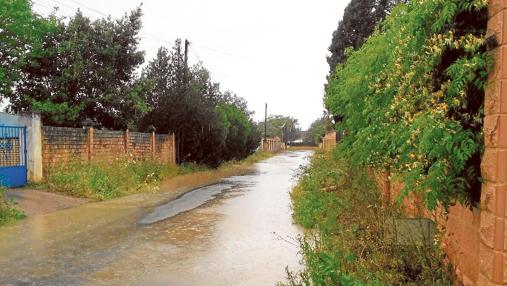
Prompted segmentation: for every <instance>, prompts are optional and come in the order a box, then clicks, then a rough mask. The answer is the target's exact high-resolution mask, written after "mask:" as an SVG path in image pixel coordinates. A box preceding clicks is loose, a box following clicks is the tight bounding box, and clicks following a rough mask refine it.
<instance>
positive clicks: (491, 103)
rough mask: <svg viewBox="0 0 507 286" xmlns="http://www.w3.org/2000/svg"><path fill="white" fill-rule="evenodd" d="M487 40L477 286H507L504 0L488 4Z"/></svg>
mask: <svg viewBox="0 0 507 286" xmlns="http://www.w3.org/2000/svg"><path fill="white" fill-rule="evenodd" d="M486 36H487V38H489V39H492V38H493V37H496V39H497V42H498V44H499V45H498V46H497V47H495V48H494V49H493V50H492V51H491V54H492V56H493V58H494V67H493V70H492V71H491V73H490V77H489V80H488V84H487V87H486V93H485V99H484V127H483V129H484V144H485V150H484V155H483V158H482V162H481V173H482V178H483V185H482V192H481V220H480V240H481V243H480V247H479V259H480V261H479V263H480V264H479V268H480V269H479V278H478V281H477V282H476V283H477V285H507V275H506V273H505V272H506V271H507V267H506V262H507V252H506V244H507V243H506V242H507V240H506V226H505V225H506V219H505V217H506V192H507V1H503V0H490V1H489V21H488V31H487V35H486Z"/></svg>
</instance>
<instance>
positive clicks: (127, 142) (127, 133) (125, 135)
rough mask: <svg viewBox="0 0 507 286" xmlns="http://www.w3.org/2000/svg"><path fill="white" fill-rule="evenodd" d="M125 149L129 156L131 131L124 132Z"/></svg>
mask: <svg viewBox="0 0 507 286" xmlns="http://www.w3.org/2000/svg"><path fill="white" fill-rule="evenodd" d="M123 148H124V149H125V154H126V155H128V154H129V130H128V129H125V131H124V132H123Z"/></svg>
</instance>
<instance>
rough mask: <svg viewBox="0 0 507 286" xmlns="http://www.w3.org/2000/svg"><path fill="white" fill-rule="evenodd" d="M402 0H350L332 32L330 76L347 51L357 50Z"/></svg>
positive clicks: (344, 57) (345, 56)
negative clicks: (350, 49)
mask: <svg viewBox="0 0 507 286" xmlns="http://www.w3.org/2000/svg"><path fill="white" fill-rule="evenodd" d="M399 2H405V1H404V0H352V1H351V2H350V3H349V5H347V7H346V8H345V11H344V13H343V19H342V20H341V21H340V22H339V23H338V28H337V29H336V30H335V31H334V32H333V38H332V40H331V45H330V46H329V51H330V52H331V55H330V56H328V58H327V62H328V64H329V68H330V72H329V73H330V74H334V72H335V69H336V65H337V64H342V63H344V62H345V60H346V59H347V49H348V48H352V49H358V48H359V47H361V45H362V44H363V43H364V41H365V40H366V39H367V38H368V37H369V36H370V35H371V34H372V33H373V31H374V30H375V27H376V26H377V25H378V24H379V23H380V22H381V21H382V20H383V19H384V18H385V16H386V15H387V14H388V13H389V11H390V10H391V9H392V7H393V6H394V5H396V4H397V3H399Z"/></svg>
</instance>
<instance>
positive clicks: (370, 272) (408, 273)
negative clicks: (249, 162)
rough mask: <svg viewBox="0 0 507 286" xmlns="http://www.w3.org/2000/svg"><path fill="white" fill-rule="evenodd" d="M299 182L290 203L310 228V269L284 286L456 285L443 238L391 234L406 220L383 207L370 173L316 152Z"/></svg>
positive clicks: (303, 241)
mask: <svg viewBox="0 0 507 286" xmlns="http://www.w3.org/2000/svg"><path fill="white" fill-rule="evenodd" d="M298 179H299V183H298V185H297V186H296V187H295V188H294V189H293V191H292V193H291V198H292V201H293V217H294V220H295V221H296V222H297V223H299V224H300V225H302V226H303V227H305V228H306V229H307V231H306V232H305V233H306V234H305V235H304V236H303V237H301V238H300V245H301V252H302V254H303V257H304V261H303V263H304V266H305V270H304V271H303V272H300V273H292V272H289V277H288V281H287V282H285V284H282V285H292V286H294V285H453V284H452V273H453V269H452V267H451V265H450V264H448V263H447V262H446V261H447V260H446V257H445V255H444V253H443V251H442V250H441V249H440V236H439V235H436V237H435V239H434V241H432V242H431V243H430V244H425V243H422V242H421V243H414V244H413V245H399V244H397V243H396V241H394V240H393V236H389V235H387V233H389V231H391V230H392V229H389V225H390V223H389V222H390V221H392V220H393V219H394V218H400V217H403V215H402V212H401V210H399V209H398V207H397V206H396V205H386V204H385V203H383V202H382V198H381V193H380V191H379V190H378V189H377V187H376V185H375V183H374V182H373V181H372V180H371V179H370V176H369V175H368V172H367V171H366V170H365V169H363V168H357V167H354V166H353V165H351V164H350V162H349V159H347V158H345V157H344V156H343V155H340V154H339V152H334V153H330V152H327V153H323V152H317V153H316V154H315V155H314V156H313V157H312V160H311V163H310V165H309V166H306V167H302V168H301V169H300V171H299V174H298Z"/></svg>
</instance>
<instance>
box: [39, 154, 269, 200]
mask: <svg viewBox="0 0 507 286" xmlns="http://www.w3.org/2000/svg"><path fill="white" fill-rule="evenodd" d="M270 156H272V154H271V153H268V152H256V153H254V154H252V155H250V156H249V157H247V158H246V159H244V160H241V161H228V162H225V163H223V164H222V165H221V166H220V167H219V168H217V169H212V168H209V167H206V166H204V165H197V164H192V163H184V164H181V165H171V164H160V163H156V162H153V161H150V160H134V159H132V158H122V159H118V160H116V161H114V162H96V163H91V164H88V163H80V162H71V163H70V164H67V165H60V166H57V167H55V168H53V169H52V170H51V173H50V174H48V176H47V179H46V182H45V183H43V184H41V185H39V186H37V187H38V188H42V189H48V190H50V191H53V192H61V193H65V194H68V195H71V196H75V197H82V198H89V199H92V200H98V201H102V200H108V199H113V198H118V197H121V196H125V195H129V194H133V193H138V192H147V191H157V190H158V187H159V185H160V183H162V182H163V181H165V180H170V179H171V178H175V177H176V176H178V175H186V174H193V173H200V172H214V171H215V170H216V171H221V170H224V169H231V168H237V167H238V165H242V166H247V165H250V164H253V163H256V162H258V161H260V160H263V159H266V158H269V157H270Z"/></svg>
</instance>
